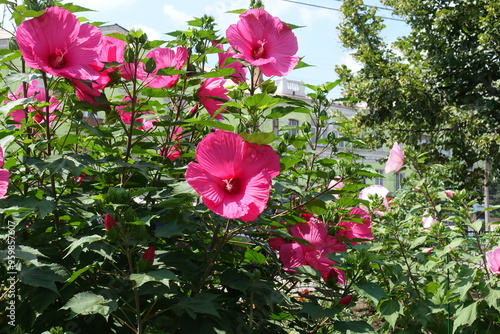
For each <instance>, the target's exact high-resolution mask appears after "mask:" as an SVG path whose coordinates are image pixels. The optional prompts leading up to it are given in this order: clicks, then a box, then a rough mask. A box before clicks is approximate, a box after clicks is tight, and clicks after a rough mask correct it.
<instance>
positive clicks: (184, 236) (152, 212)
mask: <svg viewBox="0 0 500 334" xmlns="http://www.w3.org/2000/svg"><path fill="white" fill-rule="evenodd" d="M5 3H6V4H7V6H8V8H9V9H10V10H11V12H12V19H13V21H14V22H15V23H16V25H17V26H18V28H17V31H16V32H15V33H14V35H13V38H12V39H11V41H10V44H9V49H7V50H1V51H0V53H1V56H2V65H1V71H2V72H1V75H2V81H3V83H4V85H3V86H2V88H1V95H0V96H1V99H2V103H1V104H2V105H1V107H0V111H1V113H2V115H1V116H2V117H1V118H0V123H1V126H2V127H1V129H0V148H1V150H0V153H1V154H0V168H1V169H0V196H1V197H2V198H1V199H0V214H1V220H2V234H1V238H2V241H3V242H2V252H3V253H2V254H3V255H2V260H4V261H3V263H2V264H3V265H2V266H1V267H0V277H1V278H2V282H1V284H2V291H1V293H0V309H1V311H0V312H1V313H0V314H1V319H0V332H2V333H52V334H55V333H137V334H141V333H151V334H152V333H334V332H338V333H372V332H380V333H389V332H395V333H396V332H399V333H444V332H445V331H448V332H450V333H451V332H456V333H488V332H489V333H494V332H495V331H498V329H499V327H500V326H499V324H498V319H499V317H500V304H499V303H498V296H500V290H499V289H498V288H497V284H498V279H497V277H496V274H494V273H496V272H498V271H500V266H497V267H495V261H494V260H495V259H496V257H495V256H493V258H492V259H491V260H488V261H487V258H486V256H485V253H486V251H489V250H490V249H493V248H494V246H495V245H496V244H497V243H498V240H497V238H496V237H491V235H489V234H488V235H487V237H484V236H485V234H484V228H485V226H483V223H482V221H480V220H476V219H475V218H474V216H473V215H471V213H470V207H471V205H473V204H474V203H473V202H471V195H470V194H469V193H467V192H466V191H455V192H450V191H446V192H445V190H448V189H447V184H448V183H447V182H448V181H447V179H448V176H449V174H448V172H447V170H445V169H443V168H442V166H440V165H433V164H430V163H429V160H427V158H426V157H425V156H420V155H419V154H418V153H416V152H414V151H412V149H411V148H407V149H404V152H403V151H401V150H399V151H398V152H397V154H396V153H395V154H394V156H397V159H398V160H397V161H396V162H394V161H391V163H390V164H388V166H390V168H389V169H390V171H391V172H396V171H397V170H398V169H399V168H401V164H402V163H403V161H404V164H405V166H406V167H405V168H408V169H411V170H413V173H412V174H411V176H410V177H408V178H407V179H406V180H405V182H406V186H405V187H403V188H402V189H400V190H399V191H398V192H397V193H395V194H392V195H393V197H392V198H391V199H390V201H389V199H388V198H386V196H385V195H384V196H382V197H380V196H378V195H377V194H376V193H373V192H371V190H373V189H377V188H374V187H367V182H366V181H367V180H370V179H371V178H374V177H381V175H378V174H377V173H375V172H374V171H373V170H372V169H371V168H370V167H369V166H367V165H365V164H363V163H361V162H360V161H362V157H361V156H359V155H358V154H357V153H356V152H357V151H356V150H357V149H363V148H365V144H364V142H363V141H362V140H360V139H359V137H358V133H357V129H356V127H355V126H353V123H352V122H351V121H350V120H347V119H345V118H343V117H340V116H336V115H335V114H334V113H332V104H333V102H334V101H331V100H329V99H328V98H327V96H328V93H329V92H330V91H331V90H332V89H334V88H335V87H336V85H338V83H339V82H335V83H325V84H323V85H319V86H312V85H306V86H307V87H308V89H309V90H310V93H309V94H308V99H292V98H290V97H286V96H279V95H275V94H274V93H275V91H276V86H275V84H274V82H273V81H272V80H271V78H267V79H266V80H264V79H265V78H264V77H263V75H262V73H261V72H263V73H264V74H265V75H269V76H282V75H286V74H287V73H289V72H290V71H291V70H292V69H294V68H295V69H296V70H297V69H298V68H300V67H302V66H306V64H305V63H303V62H302V61H300V60H299V58H298V57H297V56H296V55H295V52H296V50H295V48H294V45H295V42H294V34H293V30H292V29H291V28H290V27H289V26H288V25H285V24H283V23H282V22H281V21H280V20H279V19H278V18H274V17H272V16H271V14H269V13H267V12H265V11H264V10H262V9H259V8H253V9H250V10H248V11H246V10H238V11H235V13H233V14H228V15H235V14H240V17H239V21H238V23H237V24H236V25H233V26H232V27H231V28H230V29H228V31H227V34H228V35H227V36H225V35H224V33H222V34H221V33H220V32H219V31H217V30H216V25H215V23H214V22H213V19H212V18H211V17H206V16H205V17H202V18H194V19H193V20H192V21H190V22H189V24H190V29H189V30H187V31H175V32H172V33H169V34H168V36H170V37H171V38H172V39H171V40H168V41H156V40H154V41H152V40H149V39H148V37H147V36H146V34H144V33H143V32H142V31H130V32H129V33H128V34H126V35H122V34H119V33H113V34H111V35H109V36H107V37H105V36H102V34H100V32H99V30H98V29H97V28H95V26H93V25H90V24H88V23H83V24H82V23H80V22H79V21H78V20H77V18H76V16H75V15H74V14H73V13H79V12H81V11H85V10H86V9H85V8H82V7H79V6H77V5H73V4H64V5H63V4H60V3H55V2H53V1H32V0H30V1H25V3H23V4H16V3H13V2H8V1H6V2H5ZM254 5H255V4H254ZM255 7H258V6H256V5H255ZM62 21H64V23H65V24H64V25H61V22H62ZM40 26H43V27H44V29H39V28H40ZM242 27H247V28H249V29H243V28H242ZM262 27H265V28H266V29H262ZM252 29H253V30H252ZM273 29H275V30H273ZM248 31H252V32H253V33H252V34H248V35H247V32H248ZM238 34H239V35H238ZM230 36H231V37H230ZM238 36H239V37H238ZM276 36H278V37H283V38H277V39H276V40H273V38H276ZM226 37H227V39H226ZM228 40H233V41H234V43H233V44H231V46H232V49H229V46H228V45H227V41H228ZM266 41H274V43H267V42H266ZM280 41H282V42H283V41H284V43H285V45H280ZM288 44H289V45H291V47H289V48H287V47H286V46H287V45H288ZM283 48H284V49H285V50H286V52H283ZM212 63H215V65H213V66H212ZM209 67H211V68H212V69H210V70H207V68H209ZM261 67H262V68H263V69H262V70H261ZM245 79H246V80H245ZM291 113H300V114H303V115H307V119H308V120H309V121H308V122H304V123H303V124H301V125H299V126H288V125H285V126H283V125H282V124H281V123H279V122H278V124H279V125H280V127H279V129H277V130H278V132H277V133H275V132H274V131H272V130H273V129H272V127H271V126H270V124H272V123H273V120H278V121H279V120H280V119H282V118H285V117H286V116H287V115H289V114H291ZM332 125H336V126H337V127H339V129H340V130H339V131H340V132H341V133H342V134H343V135H342V136H341V137H336V136H335V135H334V132H330V133H326V129H328V126H332ZM341 142H342V144H343V146H344V147H345V148H344V149H343V150H341V149H340V147H341V145H340V143H341ZM403 153H404V156H403ZM392 159H393V158H391V160H392ZM428 176H430V177H428ZM360 192H361V193H360ZM384 194H387V192H385V193H384ZM422 219H424V221H425V224H424V225H423V224H422ZM450 227H452V228H450ZM469 235H470V236H472V237H470V236H469ZM491 254H493V255H494V253H491ZM495 254H496V253H495ZM499 262H500V261H499Z"/></svg>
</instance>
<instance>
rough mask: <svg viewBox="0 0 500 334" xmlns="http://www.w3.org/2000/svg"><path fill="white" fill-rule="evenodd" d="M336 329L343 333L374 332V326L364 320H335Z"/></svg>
mask: <svg viewBox="0 0 500 334" xmlns="http://www.w3.org/2000/svg"><path fill="white" fill-rule="evenodd" d="M334 327H335V330H336V331H339V332H341V333H345V334H350V333H373V332H374V331H373V328H372V327H371V326H370V325H369V324H368V323H366V322H364V321H342V322H340V321H338V322H335V325H334Z"/></svg>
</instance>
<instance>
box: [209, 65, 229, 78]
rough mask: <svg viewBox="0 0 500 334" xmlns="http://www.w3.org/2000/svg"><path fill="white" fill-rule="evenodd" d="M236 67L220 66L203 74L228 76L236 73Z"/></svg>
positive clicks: (212, 76)
mask: <svg viewBox="0 0 500 334" xmlns="http://www.w3.org/2000/svg"><path fill="white" fill-rule="evenodd" d="M234 71H235V70H234V68H231V67H226V68H219V69H216V70H213V71H210V72H208V73H205V74H203V75H202V77H204V78H219V77H228V76H230V75H231V74H233V73H234Z"/></svg>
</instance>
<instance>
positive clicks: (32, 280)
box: [19, 263, 69, 293]
mask: <svg viewBox="0 0 500 334" xmlns="http://www.w3.org/2000/svg"><path fill="white" fill-rule="evenodd" d="M68 276H69V275H68V273H67V272H66V270H65V269H64V268H63V267H62V266H60V265H58V264H56V263H54V264H51V265H44V266H30V267H27V268H23V269H22V270H21V272H20V273H19V279H20V281H21V282H23V283H24V284H28V285H31V286H35V287H43V288H47V289H49V290H52V291H54V292H56V293H57V292H58V290H57V287H56V284H55V282H64V281H66V279H67V278H68Z"/></svg>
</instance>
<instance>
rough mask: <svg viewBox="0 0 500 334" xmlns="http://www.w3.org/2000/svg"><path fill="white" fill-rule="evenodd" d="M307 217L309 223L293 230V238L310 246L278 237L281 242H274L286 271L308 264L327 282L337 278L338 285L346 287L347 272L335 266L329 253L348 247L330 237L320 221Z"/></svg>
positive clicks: (291, 233)
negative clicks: (301, 240)
mask: <svg viewBox="0 0 500 334" xmlns="http://www.w3.org/2000/svg"><path fill="white" fill-rule="evenodd" d="M306 218H308V221H307V222H305V223H297V224H295V225H294V226H292V227H291V228H290V235H291V236H292V237H293V238H300V239H303V240H305V241H307V242H308V243H299V242H297V241H291V242H286V240H284V239H282V238H276V239H278V242H273V248H275V249H277V250H278V251H279V254H280V260H281V262H282V263H283V268H284V269H285V270H287V271H292V272H293V271H294V268H296V267H300V266H303V265H309V266H311V267H313V268H315V269H316V270H318V271H319V272H320V273H321V276H322V277H323V279H324V280H325V281H328V280H330V279H332V278H336V279H337V283H339V284H344V283H345V273H344V272H343V271H342V270H340V269H338V268H335V267H333V266H334V265H335V264H336V263H335V262H334V261H332V260H330V259H329V258H328V254H330V253H337V252H345V251H346V247H345V244H343V243H342V242H339V241H338V240H337V239H336V238H335V237H334V236H331V235H329V234H328V228H327V227H326V226H325V224H324V223H323V222H322V221H321V220H319V219H317V218H315V217H312V216H306ZM271 240H273V239H271Z"/></svg>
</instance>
